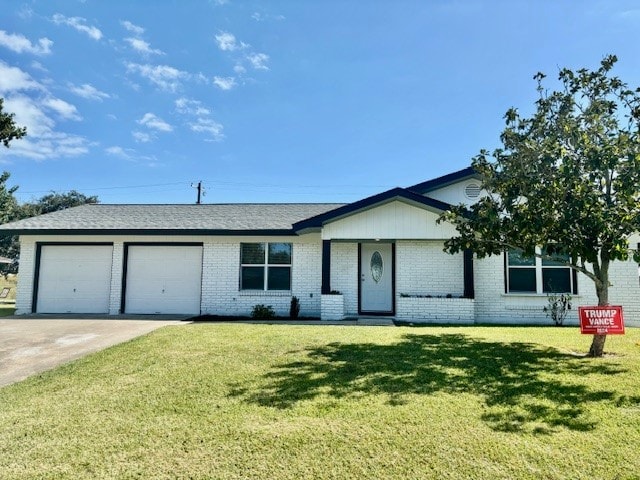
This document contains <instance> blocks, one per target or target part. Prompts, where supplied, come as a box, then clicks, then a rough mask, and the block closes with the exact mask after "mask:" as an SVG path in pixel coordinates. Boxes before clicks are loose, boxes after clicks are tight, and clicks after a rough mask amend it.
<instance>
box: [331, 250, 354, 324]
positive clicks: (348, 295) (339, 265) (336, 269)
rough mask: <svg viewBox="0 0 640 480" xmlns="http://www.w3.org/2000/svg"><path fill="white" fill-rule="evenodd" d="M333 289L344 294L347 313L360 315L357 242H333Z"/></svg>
mask: <svg viewBox="0 0 640 480" xmlns="http://www.w3.org/2000/svg"><path fill="white" fill-rule="evenodd" d="M331 290H338V291H339V292H340V293H342V295H343V296H344V310H345V314H346V315H358V244H357V243H338V242H332V243H331Z"/></svg>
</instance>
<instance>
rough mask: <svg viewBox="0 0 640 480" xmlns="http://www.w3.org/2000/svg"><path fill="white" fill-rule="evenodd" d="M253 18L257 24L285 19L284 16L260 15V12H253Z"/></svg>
mask: <svg viewBox="0 0 640 480" xmlns="http://www.w3.org/2000/svg"><path fill="white" fill-rule="evenodd" d="M251 18H253V19H254V20H255V21H256V22H266V21H268V20H276V21H281V20H284V19H285V16H284V15H271V14H268V13H266V14H265V13H260V12H253V14H252V15H251Z"/></svg>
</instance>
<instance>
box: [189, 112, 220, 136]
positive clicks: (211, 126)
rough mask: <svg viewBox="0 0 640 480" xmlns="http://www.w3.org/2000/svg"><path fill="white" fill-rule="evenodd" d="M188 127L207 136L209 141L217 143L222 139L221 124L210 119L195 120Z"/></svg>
mask: <svg viewBox="0 0 640 480" xmlns="http://www.w3.org/2000/svg"><path fill="white" fill-rule="evenodd" d="M188 125H189V128H191V130H193V131H194V132H198V133H206V134H208V135H209V136H210V137H211V140H213V141H215V142H219V141H221V140H222V139H223V138H224V134H223V133H222V130H223V128H224V127H223V126H222V124H220V123H218V122H216V121H215V120H213V119H211V118H202V117H200V118H197V119H196V121H195V122H191V123H189V124H188Z"/></svg>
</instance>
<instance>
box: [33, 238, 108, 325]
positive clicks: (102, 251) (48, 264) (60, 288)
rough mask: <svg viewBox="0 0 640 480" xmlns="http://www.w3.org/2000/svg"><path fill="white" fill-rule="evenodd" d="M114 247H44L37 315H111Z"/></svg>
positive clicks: (41, 252) (41, 256) (39, 277)
mask: <svg viewBox="0 0 640 480" xmlns="http://www.w3.org/2000/svg"><path fill="white" fill-rule="evenodd" d="M112 257H113V246H112V245H43V246H42V247H41V250H40V268H39V273H38V297H37V299H38V301H37V305H36V311H37V312H38V313H108V312H109V297H110V294H111V264H112Z"/></svg>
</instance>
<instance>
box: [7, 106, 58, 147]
mask: <svg viewBox="0 0 640 480" xmlns="http://www.w3.org/2000/svg"><path fill="white" fill-rule="evenodd" d="M4 110H6V111H7V112H12V113H13V114H15V119H14V120H15V122H16V125H20V126H25V127H27V134H28V136H29V137H34V138H37V137H46V136H49V134H50V133H51V131H52V129H53V127H54V126H55V124H56V122H54V121H53V119H52V118H50V117H48V116H47V115H46V114H45V113H44V111H43V110H42V108H40V107H39V106H38V105H37V104H36V102H35V101H34V100H32V99H31V98H29V97H27V96H26V95H17V96H14V97H7V98H5V99H4ZM16 143H18V142H16Z"/></svg>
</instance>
